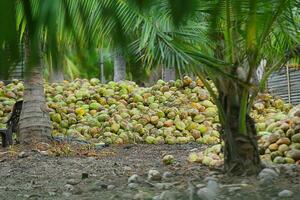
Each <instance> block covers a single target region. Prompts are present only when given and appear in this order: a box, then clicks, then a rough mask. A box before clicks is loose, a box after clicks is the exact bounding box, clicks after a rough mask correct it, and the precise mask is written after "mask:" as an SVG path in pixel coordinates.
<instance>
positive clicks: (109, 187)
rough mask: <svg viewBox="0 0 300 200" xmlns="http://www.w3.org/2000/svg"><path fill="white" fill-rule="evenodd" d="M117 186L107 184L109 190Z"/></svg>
mask: <svg viewBox="0 0 300 200" xmlns="http://www.w3.org/2000/svg"><path fill="white" fill-rule="evenodd" d="M115 187H116V186H115V185H108V186H107V189H108V190H113V189H114V188H115Z"/></svg>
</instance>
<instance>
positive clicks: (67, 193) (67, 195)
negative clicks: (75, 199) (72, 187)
mask: <svg viewBox="0 0 300 200" xmlns="http://www.w3.org/2000/svg"><path fill="white" fill-rule="evenodd" d="M62 195H63V196H65V197H70V196H71V195H72V194H71V193H70V192H63V194H62Z"/></svg>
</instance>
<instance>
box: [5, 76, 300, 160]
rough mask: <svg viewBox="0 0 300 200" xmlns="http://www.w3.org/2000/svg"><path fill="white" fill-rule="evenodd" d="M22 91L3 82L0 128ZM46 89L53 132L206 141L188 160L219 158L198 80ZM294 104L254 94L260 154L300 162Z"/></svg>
mask: <svg viewBox="0 0 300 200" xmlns="http://www.w3.org/2000/svg"><path fill="white" fill-rule="evenodd" d="M23 90H24V87H23V84H22V82H20V81H18V80H13V81H12V83H10V84H8V85H4V83H3V82H0V128H4V127H5V122H6V120H7V119H8V117H9V113H10V112H11V109H12V106H13V104H14V103H15V102H16V101H17V100H20V99H22V96H23ZM45 94H46V100H47V105H48V107H49V109H50V110H51V111H50V113H49V114H50V118H51V121H52V128H53V132H52V135H53V136H56V137H74V138H77V139H78V140H83V141H89V142H92V143H110V144H125V143H126V144H127V143H148V144H185V143H189V142H198V143H203V144H211V145H215V146H212V147H210V148H209V149H207V150H206V151H205V152H202V153H198V154H197V153H194V152H193V153H194V154H193V155H192V156H191V159H190V160H191V162H202V163H204V164H207V165H220V164H221V163H222V160H223V154H222V153H221V148H220V146H221V143H220V139H219V138H220V137H219V136H220V134H219V129H220V124H219V120H218V113H217V108H216V106H215V105H214V104H213V102H212V100H211V98H210V95H209V93H208V91H207V90H206V89H205V88H204V86H203V83H202V82H201V81H200V80H199V79H196V80H192V79H191V78H190V77H187V76H186V77H184V78H183V79H182V80H176V81H170V82H164V81H162V80H159V81H158V82H157V83H156V84H155V85H153V86H152V87H148V88H145V87H139V86H138V85H136V84H135V83H134V82H130V81H124V82H119V83H116V82H109V83H107V84H101V83H100V81H99V80H98V79H96V78H93V79H90V80H86V79H76V80H74V81H72V82H68V81H64V82H63V83H61V84H57V83H53V84H48V83H45ZM291 108H292V106H291V105H290V104H287V103H285V102H284V101H282V100H281V99H279V98H273V97H272V96H271V95H270V94H265V93H264V94H260V95H259V96H258V98H257V100H256V102H255V104H254V106H253V110H252V113H251V116H252V117H253V118H254V119H255V121H256V122H257V124H256V128H257V131H258V134H259V135H260V136H261V138H260V140H259V146H260V152H261V153H262V157H263V159H269V160H272V161H273V162H275V163H293V162H299V158H298V157H297V156H299V153H298V150H299V143H300V142H299V137H300V136H299V135H297V134H298V133H299V130H300V128H299V126H300V123H299V121H297V120H299V116H298V114H299V113H298V112H294V111H293V109H294V108H293V109H292V110H291ZM290 110H291V111H290ZM292 111H293V114H291V113H292ZM288 113H290V114H288ZM298 124H299V126H298ZM196 154H197V155H198V159H196V157H195V155H196ZM193 160H194V161H193Z"/></svg>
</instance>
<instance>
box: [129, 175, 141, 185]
mask: <svg viewBox="0 0 300 200" xmlns="http://www.w3.org/2000/svg"><path fill="white" fill-rule="evenodd" d="M140 179H141V178H140V176H139V175H137V174H133V175H132V176H130V177H129V178H128V183H139V182H140Z"/></svg>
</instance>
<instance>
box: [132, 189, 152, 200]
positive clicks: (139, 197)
mask: <svg viewBox="0 0 300 200" xmlns="http://www.w3.org/2000/svg"><path fill="white" fill-rule="evenodd" d="M149 198H150V194H149V193H147V192H143V191H140V192H139V193H137V194H135V195H134V196H133V199H134V200H146V199H149Z"/></svg>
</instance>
